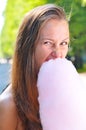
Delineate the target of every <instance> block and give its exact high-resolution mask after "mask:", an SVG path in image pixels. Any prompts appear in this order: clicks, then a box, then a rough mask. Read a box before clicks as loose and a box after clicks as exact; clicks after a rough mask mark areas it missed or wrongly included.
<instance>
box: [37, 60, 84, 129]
mask: <svg viewBox="0 0 86 130" xmlns="http://www.w3.org/2000/svg"><path fill="white" fill-rule="evenodd" d="M37 86H38V92H39V97H38V101H39V112H40V118H41V123H42V126H43V130H86V88H85V86H84V84H83V83H82V80H81V79H80V76H79V74H78V73H77V71H76V69H75V67H74V65H73V64H72V62H71V61H68V60H67V59H65V58H63V59H60V58H58V59H55V60H49V61H48V62H45V63H44V64H43V65H42V66H41V68H40V71H39V74H38V82H37Z"/></svg>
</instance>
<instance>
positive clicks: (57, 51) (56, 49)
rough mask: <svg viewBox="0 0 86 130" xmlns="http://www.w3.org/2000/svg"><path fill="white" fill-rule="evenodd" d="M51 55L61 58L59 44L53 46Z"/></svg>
mask: <svg viewBox="0 0 86 130" xmlns="http://www.w3.org/2000/svg"><path fill="white" fill-rule="evenodd" d="M52 56H54V57H55V58H61V48H60V46H59V45H57V46H55V48H54V50H53V52H52Z"/></svg>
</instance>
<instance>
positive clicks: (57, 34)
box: [35, 19, 69, 70]
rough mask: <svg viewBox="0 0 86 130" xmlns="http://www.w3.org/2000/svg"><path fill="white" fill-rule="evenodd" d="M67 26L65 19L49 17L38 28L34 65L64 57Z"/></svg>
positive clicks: (66, 47) (67, 41) (67, 38)
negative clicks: (39, 28)
mask: <svg viewBox="0 0 86 130" xmlns="http://www.w3.org/2000/svg"><path fill="white" fill-rule="evenodd" d="M68 44H69V27H68V23H67V21H65V20H57V19H51V20H49V21H47V23H46V24H44V25H43V27H42V28H41V30H40V34H39V39H38V43H37V46H36V50H35V60H36V67H37V70H39V68H40V66H41V65H42V64H43V63H44V62H45V61H48V60H50V59H55V58H65V56H66V55H67V52H68Z"/></svg>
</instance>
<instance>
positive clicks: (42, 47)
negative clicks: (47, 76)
mask: <svg viewBox="0 0 86 130" xmlns="http://www.w3.org/2000/svg"><path fill="white" fill-rule="evenodd" d="M68 43H69V27H68V23H67V22H66V21H64V20H60V21H58V20H55V19H54V20H49V21H48V22H47V23H46V24H45V25H44V26H43V27H42V28H41V30H40V36H39V39H38V42H37V47H36V50H35V61H36V65H37V66H36V67H37V70H38V69H39V68H40V66H41V65H42V64H43V63H44V62H45V61H48V60H50V59H55V58H65V56H66V54H67V52H68ZM39 54H40V55H39ZM16 127H17V129H16ZM0 130H23V128H22V125H21V121H20V120H19V118H18V115H17V111H16V106H15V103H14V100H13V95H12V88H11V86H9V87H8V88H7V89H6V90H5V91H4V92H3V93H2V95H1V96H0Z"/></svg>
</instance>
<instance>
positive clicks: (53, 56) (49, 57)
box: [45, 52, 61, 61]
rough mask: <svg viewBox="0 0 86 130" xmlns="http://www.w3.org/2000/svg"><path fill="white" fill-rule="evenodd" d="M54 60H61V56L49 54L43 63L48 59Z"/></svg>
mask: <svg viewBox="0 0 86 130" xmlns="http://www.w3.org/2000/svg"><path fill="white" fill-rule="evenodd" d="M56 58H61V55H59V54H58V55H57V54H56V52H51V53H50V54H49V56H48V57H47V58H46V60H45V61H48V60H50V59H56Z"/></svg>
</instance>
